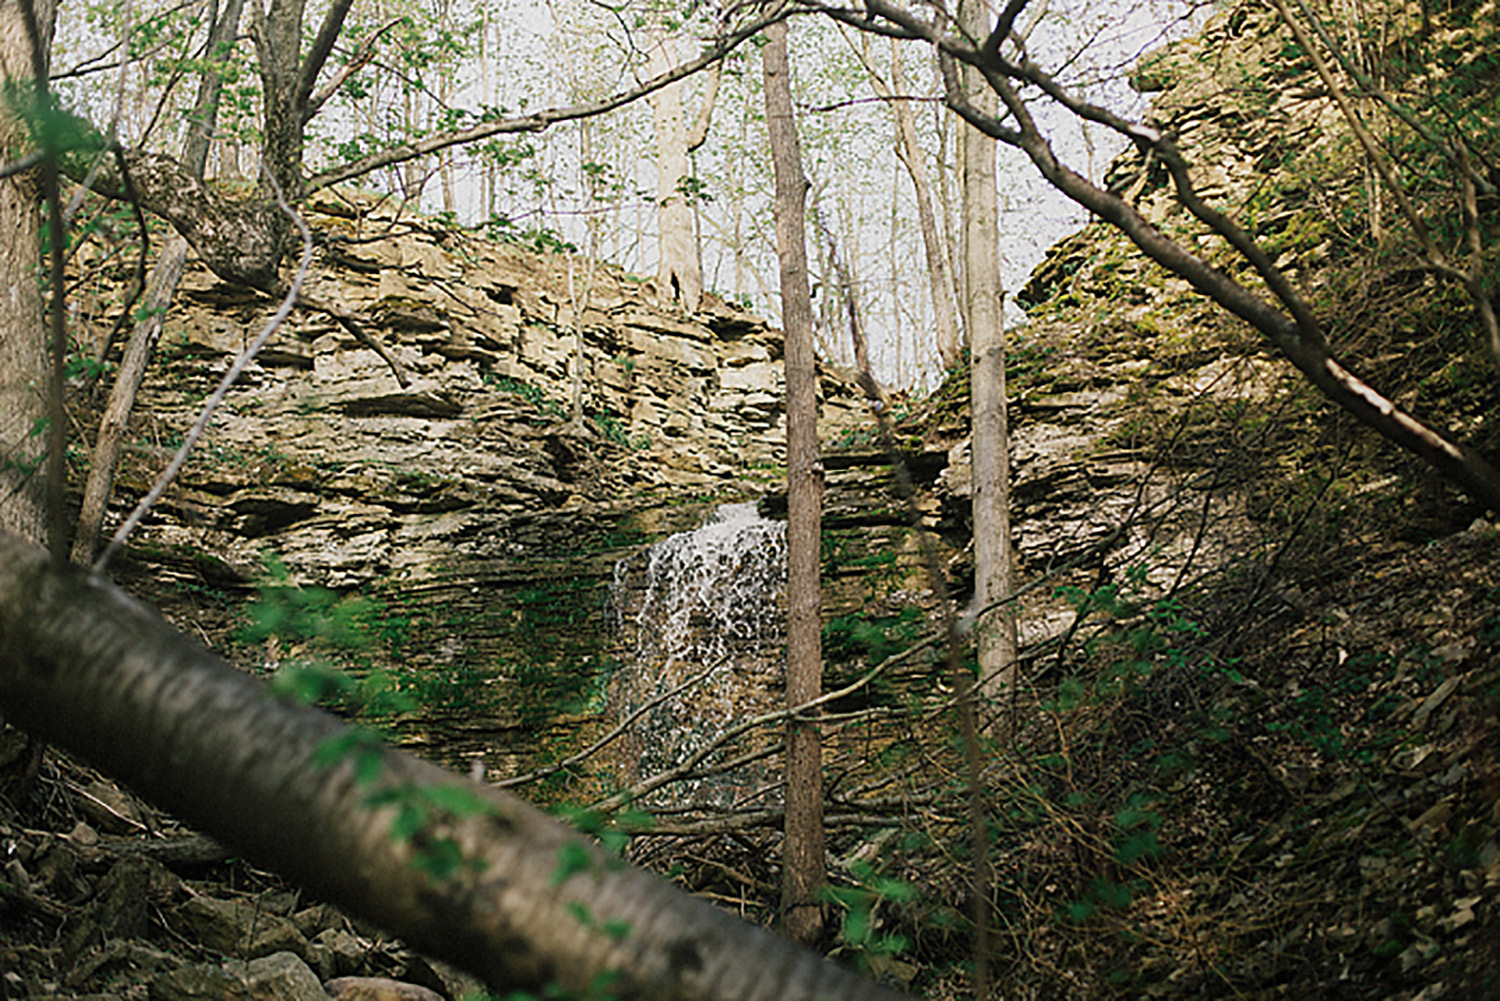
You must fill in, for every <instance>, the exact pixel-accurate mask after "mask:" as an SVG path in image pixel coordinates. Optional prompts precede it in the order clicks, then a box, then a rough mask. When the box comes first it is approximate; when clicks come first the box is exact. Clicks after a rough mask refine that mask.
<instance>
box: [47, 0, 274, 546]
mask: <svg viewBox="0 0 1500 1001" xmlns="http://www.w3.org/2000/svg"><path fill="white" fill-rule="evenodd" d="M243 7H244V4H243V0H229V3H228V4H227V5H226V6H225V8H224V10H223V11H221V12H219V14H218V16H217V19H216V20H215V21H214V23H213V26H212V27H211V28H210V29H209V35H208V41H207V43H206V44H205V46H204V48H205V52H206V56H205V58H206V60H207V62H206V66H205V69H204V71H203V76H202V80H201V82H200V83H199V86H198V99H197V101H196V103H195V104H194V106H193V111H192V113H191V115H190V116H189V120H188V132H187V138H186V139H185V141H184V143H183V154H182V163H183V169H184V170H186V171H187V173H188V174H189V175H191V176H192V177H194V178H196V179H197V180H200V181H201V180H202V179H203V173H204V168H205V166H206V165H207V163H208V151H209V148H210V146H211V145H212V143H213V134H214V126H215V124H216V123H217V122H218V118H219V95H220V92H221V91H222V89H223V78H222V77H221V76H220V74H219V72H218V71H219V68H220V67H222V66H223V64H224V61H225V60H226V59H227V58H228V56H229V52H230V49H231V47H232V46H233V44H234V37H235V35H236V34H237V33H238V31H239V23H240V14H241V13H243ZM187 250H188V245H187V241H186V240H184V239H183V238H182V237H181V236H175V237H173V238H172V240H170V241H169V242H168V244H167V248H166V250H164V251H163V252H162V254H161V256H160V257H159V258H157V261H156V266H155V267H154V268H153V269H152V273H151V280H150V283H149V287H148V289H147V292H146V302H145V315H144V317H143V318H142V319H140V320H139V321H138V322H137V323H136V324H135V327H134V329H132V330H131V333H130V340H129V341H127V342H126V345H125V353H124V356H123V357H122V358H121V360H120V370H119V372H118V373H116V375H115V382H114V385H113V386H112V387H111V388H110V393H109V402H108V403H106V404H105V407H104V415H103V416H102V417H101V418H100V420H99V435H98V437H97V438H96V439H95V441H94V454H93V457H92V458H91V459H90V461H89V476H88V481H87V482H86V483H85V484H84V488H83V502H82V504H81V506H80V510H79V513H78V527H77V530H76V531H75V532H74V533H73V552H72V559H73V562H74V563H79V564H87V563H89V562H91V561H92V560H93V558H94V547H95V546H96V545H97V544H98V542H99V532H100V529H101V528H102V527H103V525H104V514H105V510H106V509H107V508H108V506H109V495H110V491H111V490H112V489H113V487H114V482H115V472H116V469H117V468H118V466H119V464H120V450H121V448H122V446H123V445H124V441H125V431H126V428H127V427H129V425H130V413H131V411H132V410H134V409H135V398H136V394H137V393H138V392H139V391H140V388H141V381H142V379H144V378H145V375H146V367H147V365H148V364H149V363H150V360H151V352H152V351H153V350H154V349H155V347H156V342H157V339H158V338H159V337H160V336H161V328H162V321H163V317H164V316H165V314H166V311H167V308H168V307H169V306H171V304H172V297H173V296H174V295H175V294H176V292H177V283H178V282H180V281H181V280H182V273H183V269H184V267H185V265H186V263H187Z"/></svg>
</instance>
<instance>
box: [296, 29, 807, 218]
mask: <svg viewBox="0 0 1500 1001" xmlns="http://www.w3.org/2000/svg"><path fill="white" fill-rule="evenodd" d="M785 14H786V11H784V10H783V11H780V12H778V13H776V14H774V15H771V16H767V17H760V18H756V19H755V20H753V21H751V22H749V23H748V24H746V25H744V26H742V27H740V28H737V29H735V30H734V31H732V32H730V33H729V34H728V35H725V36H724V37H723V38H721V39H719V40H718V41H716V42H714V43H713V44H712V45H710V46H709V47H708V48H707V49H705V50H704V51H703V53H702V54H701V55H699V56H698V57H697V58H696V59H692V60H690V61H688V62H685V63H683V64H681V65H680V66H677V67H675V68H673V69H671V70H668V71H667V72H665V73H660V74H658V75H656V76H654V77H652V78H650V79H649V80H646V81H644V82H642V83H640V84H637V85H636V86H634V87H629V88H626V89H625V90H622V91H619V92H617V93H615V94H612V95H610V96H609V97H604V98H600V99H598V100H595V101H583V102H580V103H578V104H570V105H566V106H563V107H558V108H549V109H547V110H545V111H539V112H536V113H535V114H530V115H520V116H518V117H515V118H505V119H501V120H499V121H493V122H481V123H479V124H478V125H472V126H470V127H469V128H466V129H457V130H455V131H452V132H443V133H439V134H438V135H434V136H429V137H428V138H426V139H422V140H419V141H417V142H413V143H407V144H405V145H402V146H395V147H392V148H391V149H386V150H381V151H380V152H378V153H371V154H370V155H369V156H364V157H360V158H359V159H358V160H355V161H354V162H353V163H349V164H345V165H344V166H342V167H334V168H332V169H331V170H325V171H323V172H322V173H319V174H315V175H313V176H312V177H311V178H309V179H308V182H307V190H308V191H310V192H311V191H317V190H318V189H320V188H326V187H328V186H329V185H333V184H342V183H343V182H345V181H348V180H351V179H353V178H356V177H360V176H362V175H364V174H368V173H369V172H370V171H372V170H378V169H379V168H381V167H389V166H391V165H392V164H397V163H405V162H406V161H407V160H414V159H417V158H418V157H423V156H427V155H429V154H432V153H436V152H438V151H439V150H444V149H448V148H449V147H451V146H461V145H463V144H465V143H471V142H475V141H477V140H480V139H487V138H489V137H490V136H498V135H514V134H517V133H528V132H544V131H546V130H547V129H549V128H551V127H552V126H553V125H556V124H557V123H558V122H568V121H574V120H576V119H579V118H593V117H596V116H598V115H602V114H604V113H605V112H609V111H613V110H615V109H616V108H619V107H623V106H624V105H627V104H629V103H631V102H632V101H636V100H639V99H640V98H642V97H645V96H646V95H648V94H651V93H653V92H655V91H658V90H660V89H661V88H663V87H666V86H668V85H670V84H673V83H676V82H677V81H678V80H682V79H685V78H687V77H689V76H692V75H693V74H694V73H697V72H698V71H699V70H701V69H704V68H706V67H708V66H711V65H713V64H714V63H715V62H718V61H719V60H720V59H723V58H724V56H726V55H728V54H729V53H730V52H732V51H733V50H734V49H735V48H736V47H737V46H739V45H740V44H741V43H742V42H744V41H745V40H746V39H747V38H750V37H752V36H754V35H755V34H757V33H759V32H760V31H761V30H763V29H764V28H765V27H766V25H768V24H771V23H772V22H773V21H776V20H779V19H780V18H782V17H784V16H785Z"/></svg>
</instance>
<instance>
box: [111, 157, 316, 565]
mask: <svg viewBox="0 0 1500 1001" xmlns="http://www.w3.org/2000/svg"><path fill="white" fill-rule="evenodd" d="M265 176H266V180H267V182H268V183H269V184H270V185H271V190H272V191H274V192H275V194H276V204H277V205H278V206H280V208H281V211H282V212H284V213H286V215H287V216H289V217H290V218H291V220H292V222H293V223H295V224H296V226H297V229H298V230H299V231H300V232H301V233H302V260H301V261H300V262H299V264H298V267H297V274H296V277H294V278H293V279H292V285H291V288H290V289H288V290H287V293H286V296H285V298H283V299H282V301H281V306H280V307H279V308H278V309H277V310H276V313H275V314H274V315H273V316H272V317H271V318H270V319H269V320H267V321H266V325H265V327H264V328H263V329H262V330H261V332H260V334H259V335H258V336H257V337H256V338H255V340H254V341H253V342H252V343H251V345H250V346H249V347H248V348H246V349H245V351H244V352H243V353H241V355H240V356H239V357H238V358H236V359H235V362H234V364H233V365H232V366H230V369H229V371H228V372H226V373H224V378H223V379H222V380H220V382H219V386H218V388H217V389H215V390H214V391H213V395H211V396H210V397H209V398H208V400H207V401H205V402H204V404H203V411H202V413H200V414H199V415H198V420H197V422H196V423H195V424H194V425H193V427H192V429H191V430H189V431H188V434H187V438H186V439H185V440H184V441H183V443H182V447H181V448H179V449H178V450H177V454H176V455H174V456H173V457H172V461H171V462H170V463H169V464H168V465H167V468H166V469H164V470H162V474H161V475H160V476H159V477H157V479H156V483H155V485H154V486H152V488H151V490H150V492H149V493H147V494H146V496H145V497H142V498H141V502H140V503H139V504H137V505H136V507H135V510H134V511H132V512H130V517H128V518H126V519H125V523H124V524H123V525H121V526H120V529H119V531H117V532H116V533H115V536H114V538H113V539H111V540H110V541H109V545H108V546H106V547H105V549H104V552H102V553H100V554H99V558H98V559H97V560H95V561H94V571H95V572H96V573H103V572H104V569H105V567H106V566H108V565H109V561H110V558H111V557H113V556H114V554H115V552H116V550H118V549H119V548H120V546H122V545H124V544H125V541H126V540H127V539H129V538H130V533H132V532H134V531H135V529H136V526H138V525H139V524H140V523H141V519H142V518H144V517H145V516H146V513H147V512H148V511H150V510H151V507H152V505H154V504H155V503H156V502H157V501H158V500H160V499H161V495H162V494H164V493H166V490H167V487H169V486H171V485H172V481H173V480H175V479H176V478H177V474H178V473H180V472H181V471H182V467H183V466H184V465H185V464H186V463H187V458H188V455H189V453H191V452H192V450H193V446H194V445H196V444H197V443H198V439H199V438H201V437H202V436H203V432H204V431H205V430H206V429H207V428H208V422H209V421H210V420H212V419H213V415H214V411H216V410H218V409H219V404H220V403H222V402H224V397H225V396H226V395H227V394H228V393H229V389H230V387H231V386H233V385H234V384H235V382H236V381H237V380H238V379H239V377H240V373H241V372H243V371H244V370H245V368H246V366H248V365H249V364H250V362H251V361H253V360H254V358H255V356H256V354H258V353H259V352H260V349H261V348H263V347H265V345H266V342H267V341H268V340H270V339H271V335H272V334H273V333H275V332H276V330H277V329H278V328H279V327H280V326H281V324H282V323H283V322H285V320H286V318H287V317H288V316H289V315H291V312H292V307H293V305H294V304H295V303H296V301H297V295H298V293H299V292H301V291H302V283H303V282H304V281H305V280H306V279H307V271H308V269H309V268H310V267H311V266H312V256H313V239H312V232H311V231H310V230H309V229H308V228H307V223H306V222H304V221H303V219H302V217H301V216H300V215H298V214H297V213H296V212H295V211H294V210H293V209H292V207H291V206H290V205H288V204H287V203H286V199H285V198H284V197H283V196H282V193H281V186H280V185H279V184H277V183H276V179H275V178H274V177H271V176H270V173H269V172H266V174H265Z"/></svg>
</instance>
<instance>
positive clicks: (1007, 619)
mask: <svg viewBox="0 0 1500 1001" xmlns="http://www.w3.org/2000/svg"><path fill="white" fill-rule="evenodd" d="M959 17H960V25H961V27H962V28H963V29H964V30H965V31H967V32H968V33H969V34H970V35H971V36H972V37H975V38H984V37H985V36H986V35H987V34H988V33H989V28H990V26H989V24H988V20H989V14H988V12H987V8H986V7H985V6H984V5H983V4H982V3H979V2H969V3H966V4H964V6H963V7H961V8H960V14H959ZM964 81H965V88H966V90H967V92H968V94H969V95H970V97H969V99H970V100H971V101H972V102H974V104H975V106H976V107H977V108H979V109H980V112H981V113H982V114H988V115H994V114H995V110H996V108H997V107H998V103H999V102H998V99H997V98H996V97H995V95H994V93H993V92H992V91H991V90H990V89H989V87H988V86H986V84H985V82H984V78H983V77H982V76H980V75H979V73H978V72H977V71H974V70H972V69H970V68H968V67H965V71H964ZM962 131H963V133H964V144H963V148H964V158H963V172H964V220H963V241H964V269H965V272H966V275H967V279H966V281H965V283H964V284H965V287H966V288H967V289H968V295H969V303H968V306H969V308H968V316H969V356H970V368H969V377H970V411H971V413H970V420H971V442H970V448H971V462H972V467H971V469H972V481H973V487H972V489H973V514H974V605H973V610H974V612H975V613H976V614H977V618H976V620H975V624H974V633H975V644H976V646H977V648H978V658H979V690H980V696H981V698H982V699H983V700H984V701H985V702H988V703H990V704H991V705H993V704H994V703H996V702H998V701H999V700H1000V698H1001V697H1002V695H1003V693H1004V691H1005V689H1006V688H1007V687H1009V686H1010V685H1011V683H1012V682H1013V681H1014V676H1015V670H1016V666H1015V665H1016V623H1015V618H1014V617H1013V616H1012V615H1011V613H1010V610H1009V609H1006V608H993V607H991V606H993V605H994V604H995V603H996V602H998V601H1001V600H1003V599H1004V598H1005V596H1006V595H1008V594H1010V593H1011V591H1012V590H1013V582H1012V564H1013V557H1012V555H1011V545H1010V456H1009V452H1010V443H1009V432H1008V428H1007V426H1006V413H1005V332H1004V329H1003V325H1002V316H1001V303H1002V296H1003V294H1004V293H1003V290H1002V289H1001V285H1000V254H999V247H998V239H999V234H998V232H997V227H998V204H997V203H998V199H997V197H996V193H995V141H994V140H993V139H991V138H990V137H989V136H987V135H984V134H983V133H982V132H978V131H976V130H975V129H972V128H970V127H968V126H965V127H964V128H963V130H962ZM994 718H995V717H991V719H994ZM992 726H993V724H991V725H990V726H986V729H992Z"/></svg>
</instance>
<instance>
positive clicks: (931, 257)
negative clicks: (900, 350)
mask: <svg viewBox="0 0 1500 1001" xmlns="http://www.w3.org/2000/svg"><path fill="white" fill-rule="evenodd" d="M902 89H903V85H902V78H901V45H900V44H899V43H897V44H893V45H892V46H891V90H893V91H894V92H895V93H896V94H900V93H901V91H902ZM891 110H892V112H893V113H894V114H895V116H896V132H897V143H896V153H897V155H898V156H899V157H900V158H901V165H902V166H903V167H905V168H906V172H907V174H908V175H910V177H911V183H912V188H913V189H914V190H915V192H916V197H917V224H918V225H919V226H920V227H921V229H922V247H923V249H924V250H925V251H926V253H927V278H928V282H929V284H930V285H931V287H932V313H933V323H934V326H935V328H936V333H937V342H938V356H939V357H941V358H942V360H943V367H944V368H946V369H949V370H952V369H953V368H955V367H956V366H957V365H958V363H959V361H960V359H961V355H960V348H959V335H958V319H957V317H956V316H955V315H954V311H953V278H952V274H953V269H952V268H951V267H950V266H949V264H948V253H947V250H946V249H945V247H944V245H943V237H942V234H941V233H939V232H938V223H937V213H936V212H935V211H934V210H933V196H932V178H931V177H930V176H929V175H928V173H927V159H926V157H925V156H923V154H922V147H921V144H919V143H918V142H917V116H916V115H915V114H914V113H913V112H912V110H911V106H910V105H909V104H906V103H905V102H902V101H896V102H893V103H892V105H891Z"/></svg>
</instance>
